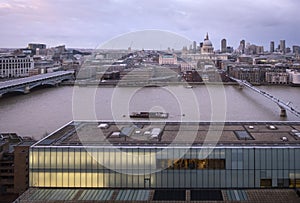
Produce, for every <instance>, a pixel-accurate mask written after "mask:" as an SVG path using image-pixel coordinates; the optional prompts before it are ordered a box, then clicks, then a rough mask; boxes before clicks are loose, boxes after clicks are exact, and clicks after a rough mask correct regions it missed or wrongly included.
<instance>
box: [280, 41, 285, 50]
mask: <svg viewBox="0 0 300 203" xmlns="http://www.w3.org/2000/svg"><path fill="white" fill-rule="evenodd" d="M280 52H281V53H285V40H280Z"/></svg>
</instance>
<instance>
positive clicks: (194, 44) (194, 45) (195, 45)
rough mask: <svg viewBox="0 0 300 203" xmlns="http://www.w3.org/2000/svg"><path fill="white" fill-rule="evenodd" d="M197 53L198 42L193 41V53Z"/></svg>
mask: <svg viewBox="0 0 300 203" xmlns="http://www.w3.org/2000/svg"><path fill="white" fill-rule="evenodd" d="M196 51H197V42H196V41H193V52H194V53H196Z"/></svg>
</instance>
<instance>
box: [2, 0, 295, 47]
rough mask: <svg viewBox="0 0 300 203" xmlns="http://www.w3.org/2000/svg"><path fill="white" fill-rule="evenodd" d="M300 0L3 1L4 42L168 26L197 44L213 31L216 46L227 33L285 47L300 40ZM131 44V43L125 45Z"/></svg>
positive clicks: (50, 41) (233, 39)
mask: <svg viewBox="0 0 300 203" xmlns="http://www.w3.org/2000/svg"><path fill="white" fill-rule="evenodd" d="M83 3H84V4H83ZM299 4H300V2H298V1H295V0H288V1H283V0H275V1H263V2H261V1H248V0H247V1H242V2H241V1H237V0H231V1H230V2H228V1H227V2H223V1H219V0H214V1H209V2H203V1H193V0H188V1H181V0H172V1H151V2H150V1H143V2H141V1H135V0H126V1H116V0H106V1H101V2H99V1H88V2H87V1H84V2H83V1H79V0H76V1H63V2H61V1H56V0H55V1H41V0H30V1H24V0H13V1H12V0H10V1H8V0H3V1H2V2H0V19H1V21H2V29H1V30H2V34H1V41H0V45H1V47H11V48H20V47H25V46H26V45H27V43H28V42H41V43H45V44H47V45H48V46H50V47H51V46H56V45H59V44H66V45H67V46H68V47H80V48H96V47H98V46H99V44H100V45H101V44H103V43H105V42H107V41H110V40H111V39H112V38H115V37H117V36H120V35H123V34H124V33H130V32H136V31H141V30H163V31H168V32H170V33H174V34H177V35H179V36H184V38H186V39H189V40H190V41H194V40H195V41H197V43H199V42H201V41H202V40H203V39H204V37H205V34H206V32H208V33H209V34H210V39H211V41H212V42H213V45H214V47H215V48H216V49H220V42H221V40H222V39H223V38H225V39H226V40H227V44H228V46H233V47H234V48H237V47H238V45H239V42H240V40H242V39H245V41H246V42H250V43H251V44H252V43H253V44H256V45H263V46H264V47H265V48H266V49H268V48H269V44H270V41H274V42H275V47H277V46H278V44H279V42H280V40H286V46H287V47H291V46H292V45H299V44H300V42H299V40H298V38H297V35H298V34H299V30H300V27H299V26H300V24H299V23H298V22H299V21H300V19H299V18H297V15H298V14H297V9H296V8H298V7H299V6H300V5H299ZM137 41H138V40H137ZM148 43H149V44H147V43H145V44H144V47H135V46H138V44H134V42H133V44H132V48H134V49H140V48H147V46H149V45H152V44H153V42H148ZM173 44H174V43H173ZM186 45H188V44H186ZM128 46H130V44H126V45H123V47H120V48H127V47H128ZM169 46H172V44H170V45H169ZM177 46H180V45H179V43H178V45H177ZM156 48H157V49H160V48H161V47H156ZM162 48H163V49H165V48H167V47H162ZM171 48H175V49H180V48H182V47H171Z"/></svg>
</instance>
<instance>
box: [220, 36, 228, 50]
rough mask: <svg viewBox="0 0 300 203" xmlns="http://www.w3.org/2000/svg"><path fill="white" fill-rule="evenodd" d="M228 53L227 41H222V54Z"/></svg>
mask: <svg viewBox="0 0 300 203" xmlns="http://www.w3.org/2000/svg"><path fill="white" fill-rule="evenodd" d="M226 51H227V42H226V39H222V40H221V52H222V53H226Z"/></svg>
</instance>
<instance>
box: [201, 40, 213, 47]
mask: <svg viewBox="0 0 300 203" xmlns="http://www.w3.org/2000/svg"><path fill="white" fill-rule="evenodd" d="M203 46H206V47H212V43H211V41H210V40H209V39H207V40H206V39H205V40H204V42H203Z"/></svg>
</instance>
